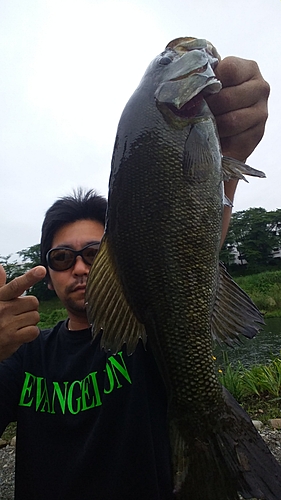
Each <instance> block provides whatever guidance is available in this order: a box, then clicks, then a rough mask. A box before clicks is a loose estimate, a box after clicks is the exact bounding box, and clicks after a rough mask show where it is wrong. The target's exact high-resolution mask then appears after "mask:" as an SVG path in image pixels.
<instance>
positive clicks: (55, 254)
mask: <svg viewBox="0 0 281 500" xmlns="http://www.w3.org/2000/svg"><path fill="white" fill-rule="evenodd" d="M48 260H49V266H50V268H51V269H53V270H54V271H65V270H66V269H69V268H70V267H71V266H72V265H73V263H74V260H75V255H74V254H73V252H72V251H71V250H67V249H64V248H56V249H54V250H52V251H51V252H50V253H49V259H48Z"/></svg>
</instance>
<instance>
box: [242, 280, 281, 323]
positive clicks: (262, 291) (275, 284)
mask: <svg viewBox="0 0 281 500" xmlns="http://www.w3.org/2000/svg"><path fill="white" fill-rule="evenodd" d="M234 279H235V281H236V282H237V283H238V285H239V286H240V287H241V288H243V290H244V291H245V292H246V293H248V294H249V295H250V297H251V299H252V300H253V301H254V303H255V304H256V306H257V307H258V308H259V309H260V311H261V312H262V313H263V314H264V315H265V316H266V317H268V318H273V317H279V318H280V317H281V271H265V272H262V273H258V274H251V275H247V276H240V277H236V278H234Z"/></svg>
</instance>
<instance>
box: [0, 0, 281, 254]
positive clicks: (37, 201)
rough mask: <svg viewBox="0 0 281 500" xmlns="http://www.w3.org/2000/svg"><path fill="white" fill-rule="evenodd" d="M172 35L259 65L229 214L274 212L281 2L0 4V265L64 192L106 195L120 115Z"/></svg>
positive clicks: (279, 172) (26, 0) (54, 0)
mask: <svg viewBox="0 0 281 500" xmlns="http://www.w3.org/2000/svg"><path fill="white" fill-rule="evenodd" d="M179 36H194V37H197V38H207V39H209V40H210V41H211V42H212V43H213V44H214V45H215V46H216V48H217V49H218V51H219V52H220V54H221V56H222V57H225V56H227V55H236V56H239V57H243V58H245V59H254V60H256V61H257V62H258V64H259V66H260V69H261V72H262V74H263V76H264V78H265V79H266V80H267V81H268V82H269V83H270V86H271V96H270V101H269V119H268V122H267V128H266V133H265V136H264V138H263V140H262V142H261V143H260V145H259V146H258V147H257V149H256V151H255V152H254V153H253V154H252V156H251V157H250V159H249V160H248V163H249V164H250V165H251V166H253V167H254V168H257V169H259V170H263V171H264V172H266V175H267V179H250V184H246V183H243V184H242V183H240V186H239V192H238V193H237V196H236V200H235V207H234V209H235V210H245V209H247V208H249V207H260V206H261V207H264V208H265V209H266V210H275V209H277V208H280V207H281V200H280V198H281V193H280V191H281V164H280V145H281V132H280V128H281V125H280V122H281V120H280V117H281V92H280V85H281V53H280V47H281V43H280V42H281V0H236V1H235V2H233V1H230V0H192V1H189V0H128V1H119V0H112V1H109V0H108V1H107V0H100V1H99V0H0V68H1V77H0V255H2V256H6V255H8V254H15V253H16V252H17V251H19V250H22V249H25V248H27V247H29V246H31V245H34V244H36V243H39V240H40V231H41V224H42V220H43V217H44V214H45V212H46V210H47V209H48V208H49V206H50V205H51V204H52V203H53V202H54V201H55V200H56V199H57V198H58V197H60V196H64V195H66V194H69V193H70V192H71V191H72V190H73V188H77V187H78V186H82V187H85V188H95V189H97V190H98V192H99V193H101V194H104V195H106V196H107V185H108V177H109V173H110V162H111V155H112V149H113V144H114V139H115V133H116V128H117V124H118V121H119V118H120V114H121V112H122V109H123V107H124V105H125V104H126V102H127V100H128V99H129V97H130V95H131V94H132V92H133V91H134V89H135V88H136V86H137V85H138V83H139V80H140V78H141V77H142V75H143V73H144V71H145V69H146V67H147V66H148V64H149V62H150V61H151V60H152V59H153V58H154V57H155V56H156V55H157V54H158V53H160V52H162V51H163V50H164V48H165V46H166V44H167V43H168V42H169V41H170V40H172V39H174V38H177V37H179Z"/></svg>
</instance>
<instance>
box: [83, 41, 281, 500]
mask: <svg viewBox="0 0 281 500" xmlns="http://www.w3.org/2000/svg"><path fill="white" fill-rule="evenodd" d="M218 59H219V56H218V54H217V52H216V50H215V49H214V47H213V46H212V45H211V44H210V43H209V42H206V41H205V40H197V39H193V38H181V39H177V40H174V41H173V42H171V43H170V44H169V45H168V46H167V47H166V49H165V51H164V52H163V53H162V54H160V55H159V56H158V57H157V58H155V60H154V61H152V63H151V64H150V66H149V67H148V69H147V71H146V73H145V75H144V77H143V79H142V81H141V83H140V85H139V87H138V88H137V89H136V91H135V93H134V94H133V96H132V97H131V99H130V100H129V102H128V103H127V105H126V107H125V109H124V111H123V114H122V116H121V119H120V123H119V126H118V131H117V136H116V142H115V148H114V153H113V158H112V169H111V177H110V184H109V200H108V202H109V203H108V214H107V223H106V229H105V234H104V238H103V241H102V244H101V247H100V251H99V254H98V256H97V258H96V260H95V262H94V264H93V267H92V269H91V272H90V276H89V279H88V285H87V292H86V300H87V303H88V305H87V307H88V315H89V319H90V321H91V323H92V324H93V333H94V335H96V334H98V333H99V331H100V329H102V330H103V335H102V346H103V347H104V348H105V349H106V350H112V351H113V352H116V351H117V350H118V349H119V348H120V347H121V345H122V344H123V343H126V344H127V351H128V353H129V354H130V353H133V351H134V350H135V348H136V345H137V343H138V341H139V339H140V338H142V340H143V342H144V343H145V341H146V337H147V336H148V337H149V341H150V343H151V345H152V348H153V352H154V356H155V359H156V360H157V363H158V367H159V370H160V373H161V375H162V377H163V380H164V382H165V385H166V388H167V394H168V400H169V410H168V421H169V426H170V440H171V448H172V462H173V469H174V470H173V473H174V484H175V495H176V498H179V499H186V500H187V499H192V500H238V499H239V496H238V492H239V493H240V494H241V495H243V497H244V498H252V497H253V496H255V497H256V498H261V499H266V500H280V498H281V468H280V467H279V465H278V464H277V462H276V461H275V459H274V458H273V456H272V455H271V454H270V452H269V450H268V449H267V447H266V445H265V443H264V442H263V441H262V439H261V438H260V437H259V435H258V433H257V432H256V430H255V428H254V427H253V425H252V424H251V421H250V419H249V417H248V416H247V414H245V413H244V412H243V410H242V409H240V407H239V405H238V404H237V403H236V402H235V400H233V398H232V397H231V396H230V395H229V394H228V393H227V391H225V390H224V389H223V388H222V387H221V385H220V384H219V381H218V378H217V373H216V367H215V365H214V360H213V352H212V344H213V338H217V339H218V340H219V341H221V340H225V341H226V342H227V343H229V344H231V343H233V342H235V341H237V339H238V338H239V335H240V334H242V335H245V336H247V337H253V336H254V335H255V334H256V332H257V331H258V329H259V326H258V323H262V321H263V320H262V317H261V315H260V313H259V311H258V310H257V309H256V307H255V306H254V304H253V303H252V302H251V300H250V299H249V298H248V297H247V296H246V294H245V293H244V292H243V291H242V290H241V289H239V287H238V286H237V285H236V284H235V283H234V282H233V281H232V280H231V278H230V277H229V276H228V275H227V273H226V272H225V271H224V269H223V268H222V267H220V266H219V248H220V240H221V229H222V216H223V206H224V203H225V199H224V194H223V180H226V179H229V178H233V177H238V178H244V176H243V174H250V175H257V176H263V175H264V174H262V172H258V171H255V170H253V169H251V168H250V167H248V166H246V165H244V164H242V163H241V164H240V162H237V161H235V160H231V159H227V158H226V159H223V158H222V154H221V149H220V142H219V138H218V133H217V129H216V123H215V119H214V117H213V115H212V113H211V112H210V110H209V108H208V106H207V104H206V101H205V99H204V95H207V94H209V93H215V92H218V91H219V90H220V88H221V84H220V82H218V80H217V79H216V77H215V73H214V71H213V70H214V67H215V66H216V64H217V62H218ZM269 478H270V479H269Z"/></svg>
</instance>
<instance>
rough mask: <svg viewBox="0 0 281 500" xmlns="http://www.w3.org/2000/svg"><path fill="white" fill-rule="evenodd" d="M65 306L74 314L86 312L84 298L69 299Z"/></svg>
mask: <svg viewBox="0 0 281 500" xmlns="http://www.w3.org/2000/svg"><path fill="white" fill-rule="evenodd" d="M65 308H66V309H67V310H68V311H71V312H73V313H74V314H75V313H76V314H78V313H80V314H81V313H83V314H86V305H85V301H84V299H83V300H82V299H81V300H71V299H69V300H67V301H66V303H65Z"/></svg>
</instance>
